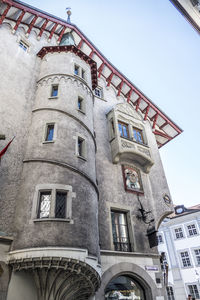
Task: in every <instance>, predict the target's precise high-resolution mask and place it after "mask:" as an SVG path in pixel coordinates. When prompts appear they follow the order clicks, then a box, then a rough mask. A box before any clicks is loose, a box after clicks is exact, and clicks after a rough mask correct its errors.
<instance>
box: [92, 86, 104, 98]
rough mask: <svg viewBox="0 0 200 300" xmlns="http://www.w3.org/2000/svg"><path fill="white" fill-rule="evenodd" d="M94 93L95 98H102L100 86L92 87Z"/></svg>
mask: <svg viewBox="0 0 200 300" xmlns="http://www.w3.org/2000/svg"><path fill="white" fill-rule="evenodd" d="M96 91H98V92H99V94H100V96H99V95H97V94H96ZM94 95H95V97H97V98H100V99H103V88H102V87H100V86H97V87H96V88H95V89H94Z"/></svg>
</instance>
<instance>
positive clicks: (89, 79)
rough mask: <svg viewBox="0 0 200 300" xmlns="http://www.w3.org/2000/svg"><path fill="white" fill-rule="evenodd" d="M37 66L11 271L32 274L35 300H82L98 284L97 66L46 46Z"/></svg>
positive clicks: (74, 51)
mask: <svg viewBox="0 0 200 300" xmlns="http://www.w3.org/2000/svg"><path fill="white" fill-rule="evenodd" d="M37 59H38V63H40V74H39V77H38V81H37V92H36V96H35V105H34V108H33V111H32V121H31V126H30V129H29V138H28V142H27V149H26V155H25V159H24V167H23V175H22V184H21V188H20V194H19V198H18V202H17V208H16V223H15V224H16V235H17V238H16V239H15V241H14V243H13V251H12V252H11V253H10V264H11V265H12V266H13V268H14V270H21V271H22V273H23V272H25V270H26V271H27V270H29V274H30V276H32V275H31V274H35V275H36V274H37V276H36V277H37V280H36V286H37V287H38V283H40V284H41V283H42V284H41V286H42V288H39V287H38V291H39V295H40V296H39V299H57V298H55V293H58V294H60V295H62V297H63V298H62V297H61V298H62V299H68V295H70V299H88V297H89V296H91V295H92V294H94V292H95V291H96V290H97V288H98V286H99V280H100V279H99V278H100V276H99V272H100V267H99V265H98V258H99V238H98V236H99V234H98V189H97V185H96V169H95V152H96V142H95V134H94V129H93V92H92V89H93V88H94V87H95V86H96V82H97V71H96V63H95V62H94V61H93V60H92V59H91V58H90V57H88V56H87V55H85V54H84V53H83V52H81V51H80V50H79V49H78V48H76V47H75V46H74V45H68V46H66V45H63V46H56V47H44V48H42V49H41V51H40V52H39V53H38V58H37ZM39 266H40V267H39ZM56 270H59V272H60V273H59V275H58V272H57V271H56ZM57 276H58V277H57ZM44 278H46V279H45V280H46V283H45V282H44ZM56 278H57V279H56ZM67 278H69V279H67ZM58 281H59V283H60V284H58ZM72 282H73V284H74V282H75V283H76V284H75V286H76V288H75V286H74V289H73V288H72V286H71V283H72ZM77 286H79V289H78V290H77ZM65 295H66V297H67V298H64V297H65ZM48 297H49V298H48ZM8 298H9V297H8ZM61 298H58V299H61Z"/></svg>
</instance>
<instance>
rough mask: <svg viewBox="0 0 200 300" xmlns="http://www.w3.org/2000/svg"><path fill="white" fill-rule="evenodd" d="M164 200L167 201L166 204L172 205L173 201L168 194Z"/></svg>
mask: <svg viewBox="0 0 200 300" xmlns="http://www.w3.org/2000/svg"><path fill="white" fill-rule="evenodd" d="M163 200H164V201H165V203H166V204H170V203H171V199H170V197H169V196H168V195H167V194H165V195H164V196H163Z"/></svg>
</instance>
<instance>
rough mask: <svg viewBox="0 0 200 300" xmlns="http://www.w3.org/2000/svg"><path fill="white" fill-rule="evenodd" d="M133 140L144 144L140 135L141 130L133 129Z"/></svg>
mask: <svg viewBox="0 0 200 300" xmlns="http://www.w3.org/2000/svg"><path fill="white" fill-rule="evenodd" d="M133 140H134V141H135V142H138V143H140V144H144V138H143V134H142V130H140V129H138V128H135V127H133Z"/></svg>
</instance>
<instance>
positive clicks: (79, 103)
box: [78, 97, 83, 110]
mask: <svg viewBox="0 0 200 300" xmlns="http://www.w3.org/2000/svg"><path fill="white" fill-rule="evenodd" d="M82 102H83V99H82V98H80V97H78V109H80V110H82V108H83V107H82V106H83V105H82Z"/></svg>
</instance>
